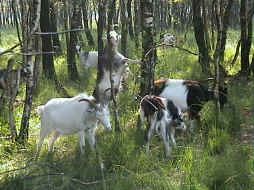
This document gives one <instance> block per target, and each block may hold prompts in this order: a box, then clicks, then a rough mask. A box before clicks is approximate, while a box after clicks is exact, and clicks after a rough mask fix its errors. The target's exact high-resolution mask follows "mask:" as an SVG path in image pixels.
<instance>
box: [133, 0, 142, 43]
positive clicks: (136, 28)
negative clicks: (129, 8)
mask: <svg viewBox="0 0 254 190" xmlns="http://www.w3.org/2000/svg"><path fill="white" fill-rule="evenodd" d="M134 13H135V15H134V38H135V45H136V48H138V47H139V33H140V31H141V27H140V26H141V20H140V19H141V13H140V0H134Z"/></svg>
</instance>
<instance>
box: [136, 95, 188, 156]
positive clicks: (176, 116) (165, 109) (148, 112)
mask: <svg viewBox="0 0 254 190" xmlns="http://www.w3.org/2000/svg"><path fill="white" fill-rule="evenodd" d="M139 115H140V119H141V122H142V123H144V120H145V118H146V119H147V123H148V125H149V127H148V129H147V132H146V141H147V144H146V151H147V152H148V151H149V145H150V144H149V142H150V139H151V135H152V133H153V131H154V130H155V131H157V132H158V128H160V132H161V137H162V139H163V144H164V148H165V154H166V157H167V158H169V157H170V147H169V134H170V139H171V141H172V143H173V145H174V147H176V142H175V138H174V136H175V129H181V130H183V131H185V130H186V126H185V123H184V122H183V120H182V114H181V110H180V109H179V108H178V107H177V106H176V105H175V104H174V103H173V102H172V101H171V100H168V99H166V98H162V97H159V96H150V95H146V96H145V97H144V98H143V99H142V100H141V102H140V107H139Z"/></svg>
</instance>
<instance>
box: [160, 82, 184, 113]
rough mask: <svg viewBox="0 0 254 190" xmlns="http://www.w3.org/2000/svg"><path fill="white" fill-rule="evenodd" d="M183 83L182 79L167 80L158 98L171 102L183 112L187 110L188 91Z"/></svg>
mask: <svg viewBox="0 0 254 190" xmlns="http://www.w3.org/2000/svg"><path fill="white" fill-rule="evenodd" d="M183 82H184V80H182V79H168V80H167V82H166V86H165V88H164V90H163V91H162V93H161V94H160V96H161V97H164V98H167V99H169V100H172V101H173V102H174V104H176V105H177V106H178V107H180V109H181V110H182V111H183V112H184V111H186V110H187V109H188V104H187V93H188V91H187V88H186V86H185V85H183Z"/></svg>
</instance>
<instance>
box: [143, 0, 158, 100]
mask: <svg viewBox="0 0 254 190" xmlns="http://www.w3.org/2000/svg"><path fill="white" fill-rule="evenodd" d="M153 3H154V1H151V0H142V1H141V2H140V6H141V14H142V16H141V19H142V20H141V23H142V49H143V51H142V59H143V64H142V65H141V77H142V81H141V84H140V96H142V97H143V96H145V95H147V94H151V93H152V92H153V88H154V85H153V83H154V70H155V65H156V59H155V57H156V56H155V51H156V50H155V49H154V48H153V46H154V41H153V36H155V34H154V20H153V19H154V18H153V16H154V12H153ZM151 49H152V50H151ZM149 50H151V51H150V53H149V54H148V55H147V52H148V51H149Z"/></svg>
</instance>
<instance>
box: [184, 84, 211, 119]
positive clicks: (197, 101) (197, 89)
mask: <svg viewBox="0 0 254 190" xmlns="http://www.w3.org/2000/svg"><path fill="white" fill-rule="evenodd" d="M183 85H185V86H186V87H187V91H188V93H187V104H188V108H189V114H190V118H191V119H194V118H195V119H198V118H199V116H198V113H199V112H200V110H201V109H202V106H203V105H204V103H206V102H207V101H208V100H210V99H211V98H212V96H211V93H210V92H209V91H208V88H207V87H205V86H204V85H202V84H200V83H199V82H198V81H189V80H186V81H184V82H183Z"/></svg>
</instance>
